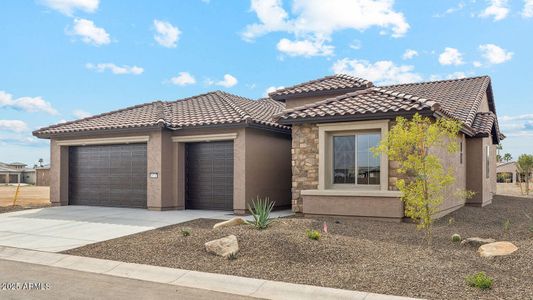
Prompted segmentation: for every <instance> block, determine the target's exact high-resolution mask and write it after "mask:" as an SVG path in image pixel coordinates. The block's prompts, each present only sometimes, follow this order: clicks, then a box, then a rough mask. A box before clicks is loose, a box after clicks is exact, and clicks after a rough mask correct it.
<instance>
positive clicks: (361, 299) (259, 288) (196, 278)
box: [0, 246, 414, 300]
mask: <svg viewBox="0 0 533 300" xmlns="http://www.w3.org/2000/svg"><path fill="white" fill-rule="evenodd" d="M0 259H5V260H11V261H18V262H25V263H33V264H38V265H44V266H50V267H58V268H64V269H69V270H76V271H82V272H90V273H97V274H105V275H111V276H117V277H123V278H130V279H137V280H144V281H150V282H157V283H165V284H171V285H176V286H181V287H188V288H197V289H204V290H210V291H216V292H223V293H230V294H234V295H241V296H248V297H255V298H262V299H351V300H385V299H391V300H407V299H414V298H406V297H398V296H389V295H380V294H373V293H366V292H358V291H349V290H341V289H333V288H324V287H318V286H311V285H303V284H293V283H286V282H279V281H270V280H263V279H254V278H246V277H238V276H232V275H223V274H214V273H205V272H197V271H189V270H182V269H172V268H165V267H157V266H150V265H141V264H132V263H125V262H120V261H112V260H105V259H97V258H90V257H81V256H73V255H67V254H59V253H50V252H41V251H35V250H26V249H20V248H12V247H5V246H0Z"/></svg>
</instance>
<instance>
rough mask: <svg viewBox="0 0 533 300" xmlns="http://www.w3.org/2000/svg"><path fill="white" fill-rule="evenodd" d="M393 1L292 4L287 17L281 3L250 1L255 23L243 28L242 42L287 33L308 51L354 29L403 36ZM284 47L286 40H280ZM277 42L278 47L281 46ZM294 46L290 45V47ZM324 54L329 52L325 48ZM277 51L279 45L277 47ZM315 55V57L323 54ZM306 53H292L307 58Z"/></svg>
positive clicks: (402, 20)
mask: <svg viewBox="0 0 533 300" xmlns="http://www.w3.org/2000/svg"><path fill="white" fill-rule="evenodd" d="M393 5H394V1H393V0H329V1H323V0H293V2H292V5H291V13H292V15H291V16H290V15H289V13H288V12H287V11H286V10H285V9H284V8H283V6H282V2H281V0H251V11H253V12H255V14H256V15H257V18H258V19H259V22H258V23H254V24H250V25H248V26H246V28H245V30H244V32H243V33H242V37H243V39H245V40H247V41H252V40H254V39H256V38H258V37H260V36H262V35H265V34H268V33H270V32H287V33H289V34H292V35H294V37H295V38H294V40H296V41H308V42H307V43H305V45H303V43H299V44H298V45H297V46H298V47H300V48H301V47H305V48H311V47H312V46H313V44H315V47H313V48H320V47H316V43H319V44H320V45H322V43H320V42H321V41H322V42H323V41H329V40H331V36H332V34H333V33H334V32H336V31H341V30H346V29H354V30H358V31H364V30H366V29H369V28H371V27H378V28H381V31H382V32H385V31H389V32H390V34H391V35H392V36H394V37H400V36H403V35H405V34H406V33H407V31H408V30H409V24H408V23H407V21H406V20H405V17H404V15H403V14H402V13H400V12H397V11H395V10H394V8H393ZM282 41H283V43H284V44H285V45H286V46H288V45H289V43H288V42H287V41H289V40H288V39H283V40H282ZM282 41H280V43H281V42H282ZM294 43H297V42H292V44H290V46H292V47H296V46H295V45H293V44H294ZM328 47H331V48H328V49H329V50H327V51H333V48H332V46H328ZM278 49H279V43H278ZM313 51H316V52H317V53H322V52H324V49H322V51H320V50H319V51H317V50H313ZM309 52H310V51H309V50H307V51H293V52H292V53H295V55H297V54H296V53H303V54H302V55H304V56H305V55H307V56H309V55H308V53H309Z"/></svg>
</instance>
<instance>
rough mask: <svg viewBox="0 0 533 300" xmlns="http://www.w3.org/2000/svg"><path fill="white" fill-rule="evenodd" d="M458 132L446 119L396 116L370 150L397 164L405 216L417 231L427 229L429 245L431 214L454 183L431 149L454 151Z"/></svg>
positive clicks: (455, 124) (449, 120)
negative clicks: (408, 118)
mask: <svg viewBox="0 0 533 300" xmlns="http://www.w3.org/2000/svg"><path fill="white" fill-rule="evenodd" d="M460 129H461V123H460V122H458V121H455V120H452V119H447V118H440V119H437V120H436V121H433V120H431V119H429V118H427V117H422V116H420V115H419V114H415V115H414V116H413V118H412V119H410V120H407V119H405V118H403V117H398V118H396V124H395V125H394V126H393V127H392V128H391V129H390V131H389V134H388V135H387V136H386V137H385V138H383V139H382V140H381V143H380V144H379V146H377V147H376V148H373V149H372V151H373V152H374V154H375V155H378V154H380V153H381V154H386V155H388V158H389V159H390V160H391V161H396V162H398V164H399V169H398V173H400V174H402V176H403V177H404V179H398V181H397V183H396V187H397V188H398V189H399V190H400V191H401V192H402V198H401V199H402V201H403V202H404V204H405V206H404V207H405V215H406V216H407V217H409V218H411V219H413V220H415V221H416V222H417V223H418V224H417V228H418V229H424V230H426V239H427V242H428V246H430V245H431V239H432V224H433V220H434V215H435V213H437V211H438V207H439V205H441V204H442V202H443V201H444V191H445V189H446V188H447V187H448V186H450V185H451V184H453V182H454V181H455V178H454V176H453V169H452V167H450V168H444V166H443V165H442V162H441V160H440V159H439V157H438V156H437V155H436V154H435V152H434V151H433V150H438V149H444V150H445V151H448V152H449V153H453V152H457V151H458V148H459V146H458V145H459V143H458V142H450V141H456V140H457V135H458V134H459V130H460ZM465 197H466V196H465Z"/></svg>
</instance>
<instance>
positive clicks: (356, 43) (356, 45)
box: [350, 40, 363, 50]
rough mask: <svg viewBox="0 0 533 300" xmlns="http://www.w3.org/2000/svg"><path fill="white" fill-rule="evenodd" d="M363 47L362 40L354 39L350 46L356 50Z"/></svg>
mask: <svg viewBox="0 0 533 300" xmlns="http://www.w3.org/2000/svg"><path fill="white" fill-rule="evenodd" d="M361 47H363V43H361V41H360V40H353V41H352V43H351V44H350V48H352V49H354V50H359V49H361Z"/></svg>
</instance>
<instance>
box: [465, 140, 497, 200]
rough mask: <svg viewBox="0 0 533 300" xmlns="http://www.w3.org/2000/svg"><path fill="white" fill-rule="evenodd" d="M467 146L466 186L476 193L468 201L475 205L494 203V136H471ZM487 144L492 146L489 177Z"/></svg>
mask: <svg viewBox="0 0 533 300" xmlns="http://www.w3.org/2000/svg"><path fill="white" fill-rule="evenodd" d="M466 146H467V147H466V156H467V162H468V164H467V180H466V187H467V189H468V190H469V191H473V192H475V193H476V194H475V195H474V196H473V197H472V198H471V199H469V200H467V202H466V203H467V204H468V205H474V206H485V205H488V204H490V203H492V196H493V195H494V194H495V193H496V145H493V144H492V137H486V138H469V139H467V140H466ZM487 146H489V148H490V150H489V151H490V164H489V173H490V174H489V177H488V178H487V177H486V172H487V166H486V160H485V157H486V155H487Z"/></svg>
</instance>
